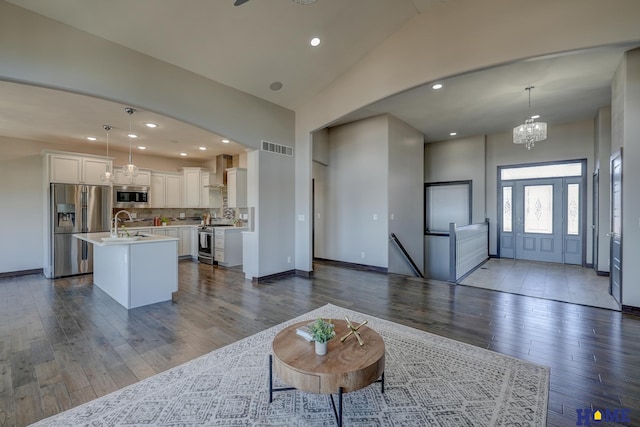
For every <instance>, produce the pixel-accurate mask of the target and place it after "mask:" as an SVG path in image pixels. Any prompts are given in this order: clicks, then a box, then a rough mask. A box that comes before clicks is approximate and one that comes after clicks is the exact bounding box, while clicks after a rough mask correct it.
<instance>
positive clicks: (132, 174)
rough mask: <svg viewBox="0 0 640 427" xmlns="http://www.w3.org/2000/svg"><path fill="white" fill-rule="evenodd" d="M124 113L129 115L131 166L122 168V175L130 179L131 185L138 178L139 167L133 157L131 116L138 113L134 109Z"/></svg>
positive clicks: (128, 108)
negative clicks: (134, 162)
mask: <svg viewBox="0 0 640 427" xmlns="http://www.w3.org/2000/svg"><path fill="white" fill-rule="evenodd" d="M124 111H125V112H126V113H127V114H128V115H129V164H128V165H125V166H124V167H123V168H122V174H123V175H124V176H128V177H129V178H130V181H131V184H134V183H135V181H136V176H138V167H137V166H136V165H134V164H133V156H132V155H131V139H133V138H132V136H131V135H132V132H131V116H133V113H135V112H136V110H135V109H134V108H131V107H126V108H125V109H124Z"/></svg>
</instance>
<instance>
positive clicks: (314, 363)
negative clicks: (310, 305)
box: [269, 319, 384, 426]
mask: <svg viewBox="0 0 640 427" xmlns="http://www.w3.org/2000/svg"><path fill="white" fill-rule="evenodd" d="M312 321H313V319H310V320H305V321H303V322H299V323H296V324H294V325H291V326H289V327H287V328H285V329H283V330H282V331H280V332H279V333H278V334H277V335H276V336H275V338H274V339H273V359H272V358H271V356H269V402H271V401H272V399H273V396H272V394H273V392H275V391H284V390H293V389H298V390H303V391H307V392H310V393H322V394H331V395H332V394H334V393H336V394H338V402H339V404H338V410H336V407H335V403H334V401H333V395H332V396H331V402H332V404H333V409H334V412H335V414H336V420H337V421H338V426H341V425H342V393H348V392H351V391H355V390H358V389H361V388H364V387H366V386H368V385H370V384H372V383H374V382H377V381H379V382H381V383H382V388H381V390H382V393H384V341H382V337H381V336H380V335H379V334H378V333H377V332H375V331H374V330H373V329H371V328H369V327H367V326H366V325H364V326H362V327H361V328H360V329H359V330H358V332H360V336H361V337H362V340H363V341H364V345H363V346H360V344H359V343H358V340H357V339H356V337H354V336H353V335H352V336H350V337H349V338H347V339H346V340H345V341H344V342H341V341H340V338H342V337H343V336H345V335H347V334H348V333H349V328H348V327H347V322H346V321H344V320H338V319H331V322H332V323H333V324H334V325H335V331H336V336H335V338H334V339H332V340H331V341H329V343H328V349H327V354H326V355H324V356H318V355H317V354H316V353H315V348H314V343H313V342H307V341H306V340H305V339H304V338H302V337H301V336H299V335H297V334H296V329H297V328H299V327H300V326H303V325H306V324H308V323H309V322H312ZM352 323H354V324H356V325H357V322H354V321H352ZM274 371H275V373H276V375H278V377H279V378H280V379H281V380H282V381H284V382H285V383H286V384H288V385H290V386H292V387H285V388H276V389H274V388H273V378H272V376H271V373H272V372H274ZM378 378H381V379H380V380H378Z"/></svg>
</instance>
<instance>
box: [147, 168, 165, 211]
mask: <svg viewBox="0 0 640 427" xmlns="http://www.w3.org/2000/svg"><path fill="white" fill-rule="evenodd" d="M166 182H167V176H166V175H165V174H163V173H152V174H151V185H150V186H149V207H152V208H164V207H165V206H166V201H165V197H164V192H165V187H166Z"/></svg>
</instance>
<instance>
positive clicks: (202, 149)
mask: <svg viewBox="0 0 640 427" xmlns="http://www.w3.org/2000/svg"><path fill="white" fill-rule="evenodd" d="M206 149H207V147H198V150H201V151H206Z"/></svg>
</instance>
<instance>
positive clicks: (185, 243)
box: [178, 227, 194, 256]
mask: <svg viewBox="0 0 640 427" xmlns="http://www.w3.org/2000/svg"><path fill="white" fill-rule="evenodd" d="M193 230H194V227H181V228H179V229H178V238H179V239H180V244H179V245H178V256H193V255H192V253H193V252H192V241H193V240H192V239H193V237H192V231H193Z"/></svg>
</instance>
